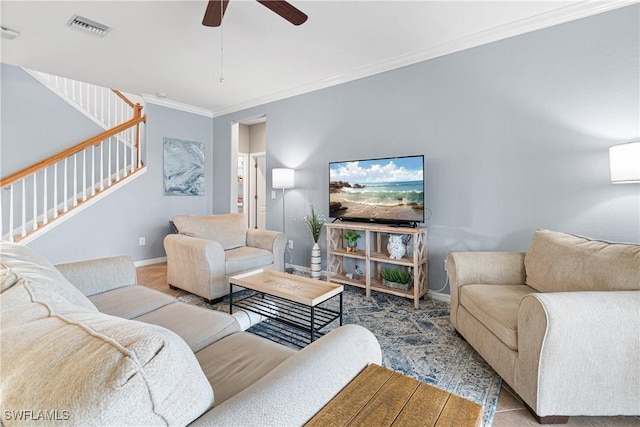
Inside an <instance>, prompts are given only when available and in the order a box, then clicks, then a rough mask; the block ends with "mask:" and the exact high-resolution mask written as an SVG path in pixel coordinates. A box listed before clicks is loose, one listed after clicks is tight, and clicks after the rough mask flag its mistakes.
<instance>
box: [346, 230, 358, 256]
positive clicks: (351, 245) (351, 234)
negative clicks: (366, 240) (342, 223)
mask: <svg viewBox="0 0 640 427" xmlns="http://www.w3.org/2000/svg"><path fill="white" fill-rule="evenodd" d="M342 237H344V238H345V240H346V241H347V252H358V239H360V233H358V232H357V231H355V230H347V231H346V232H345V233H344V235H343V236H342Z"/></svg>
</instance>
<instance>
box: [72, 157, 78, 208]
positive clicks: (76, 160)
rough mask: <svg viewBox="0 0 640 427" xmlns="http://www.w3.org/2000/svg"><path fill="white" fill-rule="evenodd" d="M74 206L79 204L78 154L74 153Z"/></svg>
mask: <svg viewBox="0 0 640 427" xmlns="http://www.w3.org/2000/svg"><path fill="white" fill-rule="evenodd" d="M73 206H74V207H76V206H78V154H77V153H76V154H74V155H73Z"/></svg>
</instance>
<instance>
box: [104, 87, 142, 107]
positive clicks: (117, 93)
mask: <svg viewBox="0 0 640 427" xmlns="http://www.w3.org/2000/svg"><path fill="white" fill-rule="evenodd" d="M111 92H113V93H115V94H116V95H118V97H119V98H120V99H122V100H123V101H124V102H126V103H127V104H128V105H129V107H131V108H136V105H140V104H134V103H133V102H131V101H129V98H127V97H126V96H124V95H123V94H122V92H120V91H119V90H118V89H111Z"/></svg>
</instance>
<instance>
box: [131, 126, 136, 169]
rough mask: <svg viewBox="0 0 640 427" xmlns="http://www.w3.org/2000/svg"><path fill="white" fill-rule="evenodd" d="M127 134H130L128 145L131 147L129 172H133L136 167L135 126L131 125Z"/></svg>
mask: <svg viewBox="0 0 640 427" xmlns="http://www.w3.org/2000/svg"><path fill="white" fill-rule="evenodd" d="M129 134H130V135H131V138H130V139H129V141H130V142H129V147H130V148H131V173H133V171H134V170H135V167H136V128H135V127H131V128H130V129H129Z"/></svg>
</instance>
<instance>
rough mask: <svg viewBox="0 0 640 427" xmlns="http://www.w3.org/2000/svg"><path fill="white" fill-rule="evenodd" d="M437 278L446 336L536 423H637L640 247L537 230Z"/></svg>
mask: <svg viewBox="0 0 640 427" xmlns="http://www.w3.org/2000/svg"><path fill="white" fill-rule="evenodd" d="M446 270H447V273H448V275H449V279H450V283H451V322H452V323H453V326H454V327H455V328H456V330H457V331H458V332H459V333H460V334H461V335H462V336H463V337H464V338H465V339H466V340H467V341H468V342H469V343H470V344H471V345H472V346H473V347H474V348H475V349H476V350H477V351H478V353H480V355H481V356H482V357H483V358H484V359H485V360H486V361H487V362H488V363H489V364H490V365H491V366H492V367H493V368H494V369H495V370H496V371H497V372H498V374H499V375H500V376H501V377H502V378H503V379H504V381H506V382H507V383H508V384H509V385H510V386H511V387H512V388H513V389H514V390H515V391H516V392H517V393H518V394H519V395H520V397H521V398H522V399H523V400H524V401H525V403H526V404H527V405H528V406H529V407H530V409H532V410H533V411H534V412H535V413H536V414H537V415H538V417H539V419H540V421H541V422H544V423H551V422H557V423H563V422H566V421H567V420H568V417H569V416H571V415H604V416H606V415H638V414H640V291H639V289H640V245H633V244H614V243H607V242H601V241H596V240H590V239H586V238H582V237H577V236H573V235H570V234H565V233H557V232H552V231H548V230H538V231H536V233H535V235H534V236H533V241H532V242H531V245H530V247H529V248H528V250H527V251H526V253H505V252H464V253H452V254H450V255H449V256H448V257H447V260H446Z"/></svg>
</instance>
